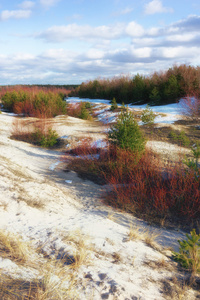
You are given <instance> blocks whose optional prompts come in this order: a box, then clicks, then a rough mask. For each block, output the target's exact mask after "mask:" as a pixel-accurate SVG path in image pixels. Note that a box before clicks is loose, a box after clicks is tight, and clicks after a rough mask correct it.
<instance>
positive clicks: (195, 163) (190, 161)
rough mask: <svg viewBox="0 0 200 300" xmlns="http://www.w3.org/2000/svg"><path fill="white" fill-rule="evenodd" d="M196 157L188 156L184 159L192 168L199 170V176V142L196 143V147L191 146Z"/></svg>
mask: <svg viewBox="0 0 200 300" xmlns="http://www.w3.org/2000/svg"><path fill="white" fill-rule="evenodd" d="M191 150H192V152H193V155H194V158H192V159H188V158H187V157H186V158H185V159H184V161H183V162H184V164H186V165H187V166H188V167H189V168H190V169H193V170H195V171H196V172H197V176H199V172H200V169H199V164H198V160H199V157H200V145H199V143H196V147H192V148H191Z"/></svg>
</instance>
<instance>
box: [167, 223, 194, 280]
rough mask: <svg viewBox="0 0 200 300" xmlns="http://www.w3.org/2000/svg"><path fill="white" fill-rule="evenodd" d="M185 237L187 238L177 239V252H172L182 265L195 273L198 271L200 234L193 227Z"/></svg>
mask: <svg viewBox="0 0 200 300" xmlns="http://www.w3.org/2000/svg"><path fill="white" fill-rule="evenodd" d="M186 237H187V240H183V241H180V240H179V241H178V242H179V245H180V247H179V252H174V253H173V255H174V259H175V260H176V261H178V262H179V263H180V264H181V265H182V267H184V268H186V269H189V270H191V271H192V273H193V274H194V275H195V274H196V273H197V272H200V234H197V233H196V231H195V229H193V230H192V231H191V232H190V235H189V234H186Z"/></svg>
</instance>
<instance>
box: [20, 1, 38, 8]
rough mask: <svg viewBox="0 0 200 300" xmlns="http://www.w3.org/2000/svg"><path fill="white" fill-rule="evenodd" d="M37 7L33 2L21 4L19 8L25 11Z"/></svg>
mask: <svg viewBox="0 0 200 300" xmlns="http://www.w3.org/2000/svg"><path fill="white" fill-rule="evenodd" d="M34 6H35V2H33V1H24V2H22V3H21V4H19V7H20V8H21V9H23V10H28V9H31V8H33V7H34Z"/></svg>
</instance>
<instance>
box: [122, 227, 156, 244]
mask: <svg viewBox="0 0 200 300" xmlns="http://www.w3.org/2000/svg"><path fill="white" fill-rule="evenodd" d="M127 235H128V238H127V241H134V240H141V241H143V242H145V243H146V245H148V246H149V247H152V248H153V249H155V250H160V246H159V245H158V244H157V243H156V241H155V240H156V238H157V237H158V236H159V233H156V232H153V231H150V230H149V229H148V228H142V227H137V226H133V225H132V224H131V225H130V229H129V231H128V233H127Z"/></svg>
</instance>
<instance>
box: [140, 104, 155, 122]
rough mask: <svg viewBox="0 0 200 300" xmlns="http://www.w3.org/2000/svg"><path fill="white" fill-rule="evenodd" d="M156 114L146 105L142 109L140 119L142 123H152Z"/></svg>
mask: <svg viewBox="0 0 200 300" xmlns="http://www.w3.org/2000/svg"><path fill="white" fill-rule="evenodd" d="M155 117H156V115H155V114H154V113H153V111H152V109H151V108H150V107H149V106H148V105H147V106H146V108H145V109H144V110H143V112H142V115H141V120H142V122H143V123H144V124H148V125H151V124H153V123H154V120H155Z"/></svg>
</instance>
